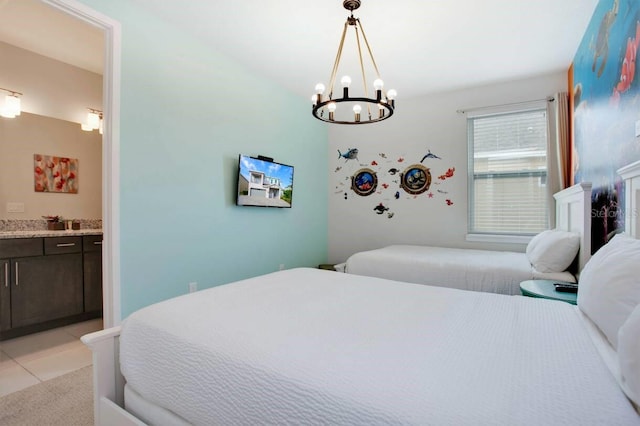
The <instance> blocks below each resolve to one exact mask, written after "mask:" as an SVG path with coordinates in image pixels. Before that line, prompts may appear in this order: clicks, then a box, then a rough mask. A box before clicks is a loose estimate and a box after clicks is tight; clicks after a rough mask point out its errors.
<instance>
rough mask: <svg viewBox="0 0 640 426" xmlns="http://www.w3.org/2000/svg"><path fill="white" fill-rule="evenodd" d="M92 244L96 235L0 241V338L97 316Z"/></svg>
mask: <svg viewBox="0 0 640 426" xmlns="http://www.w3.org/2000/svg"><path fill="white" fill-rule="evenodd" d="M85 239H86V243H85ZM96 241H98V242H101V241H102V235H90V236H62V237H45V238H15V239H4V240H3V239H0V340H3V339H7V338H12V337H16V336H20V335H24V334H28V333H33V332H36V331H41V330H45V329H47V328H52V327H57V326H60V325H64V324H70V323H73V322H77V321H83V320H85V319H89V318H95V317H97V316H100V314H101V311H102V251H101V246H100V244H93V242H96ZM85 246H86V247H87V249H86V251H85V249H83V247H85ZM94 247H98V249H97V250H96V249H95V248H94Z"/></svg>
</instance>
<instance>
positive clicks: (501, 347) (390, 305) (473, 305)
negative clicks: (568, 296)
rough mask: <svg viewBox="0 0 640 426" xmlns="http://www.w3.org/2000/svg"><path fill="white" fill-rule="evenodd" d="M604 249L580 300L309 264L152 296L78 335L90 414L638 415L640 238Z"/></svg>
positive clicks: (215, 419) (288, 417)
mask: <svg viewBox="0 0 640 426" xmlns="http://www.w3.org/2000/svg"><path fill="white" fill-rule="evenodd" d="M638 169H640V167H638ZM639 172H640V170H639ZM638 187H640V186H638ZM627 198H628V199H629V201H633V202H634V203H635V202H636V198H633V200H632V199H631V198H630V197H627ZM634 226H635V225H634ZM605 247H606V248H605V249H604V250H603V249H601V250H600V251H599V252H598V253H596V254H595V255H594V257H593V258H592V259H591V260H590V261H589V263H588V264H587V266H585V268H584V270H583V272H582V275H581V282H580V286H581V287H580V290H579V294H578V306H572V305H569V304H566V303H563V302H559V301H551V300H544V299H534V298H527V297H521V296H507V295H502V294H494V293H486V292H473V291H464V290H459V289H455V288H447V287H435V286H429V285H421V284H413V283H407V282H400V281H392V280H387V279H381V278H375V277H366V276H358V275H352V274H340V273H335V272H330V271H323V270H317V269H310V268H298V269H292V270H287V271H280V272H275V273H272V274H268V275H265V276H261V277H255V278H250V279H247V280H243V281H238V282H235V283H231V284H227V285H222V286H218V287H215V288H211V289H207V290H203V291H200V292H197V293H192V294H188V295H184V296H181V297H177V298H174V299H171V300H167V301H164V302H161V303H158V304H155V305H152V306H148V307H146V308H143V309H141V310H139V311H137V312H135V313H133V314H132V315H130V316H129V317H128V318H127V319H126V320H125V321H124V323H123V325H122V326H121V327H114V328H111V329H107V330H103V331H100V332H96V333H92V334H90V335H87V336H84V337H83V338H82V339H83V341H84V342H85V343H86V344H88V345H89V346H90V347H91V348H92V350H93V352H94V398H95V419H96V423H97V424H105V425H106V424H117V425H142V424H162V425H165V424H172V425H173V424H176V425H184V424H200V425H213V424H224V425H255V424H332V425H333V424H335V425H388V424H412V425H427V424H433V425H464V424H469V425H477V424H495V425H513V424H518V425H541V424H545V425H547V424H549V425H554V424H580V425H603V424H607V425H609V424H611V425H613V424H615V425H637V424H640V416H638V413H637V412H636V410H635V409H634V407H633V405H632V402H631V401H635V403H640V284H639V283H638V281H637V276H638V275H639V272H640V271H638V270H637V268H638V267H637V266H636V265H635V259H637V258H640V241H638V240H635V239H633V238H631V237H626V236H620V237H618V236H616V237H615V238H614V239H613V240H612V242H611V243H610V244H608V245H607V246H605ZM619 258H625V259H627V261H626V262H622V263H620V262H617V261H616V259H619ZM616 268H617V269H616ZM609 271H616V272H615V273H609ZM608 277H612V278H611V279H609V278H608ZM583 278H584V281H583ZM583 286H584V287H583Z"/></svg>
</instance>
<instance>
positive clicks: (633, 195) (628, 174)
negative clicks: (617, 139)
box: [618, 161, 640, 238]
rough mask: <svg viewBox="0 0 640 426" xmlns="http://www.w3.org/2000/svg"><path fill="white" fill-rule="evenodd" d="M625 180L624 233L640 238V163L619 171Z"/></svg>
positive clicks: (637, 162)
mask: <svg viewBox="0 0 640 426" xmlns="http://www.w3.org/2000/svg"><path fill="white" fill-rule="evenodd" d="M618 174H619V175H620V176H621V177H622V179H624V187H625V190H624V232H625V233H627V234H629V235H631V236H633V237H635V238H640V215H639V214H640V161H636V162H635V163H631V164H629V165H627V166H624V167H622V168H620V169H618Z"/></svg>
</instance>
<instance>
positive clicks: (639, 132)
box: [636, 120, 640, 138]
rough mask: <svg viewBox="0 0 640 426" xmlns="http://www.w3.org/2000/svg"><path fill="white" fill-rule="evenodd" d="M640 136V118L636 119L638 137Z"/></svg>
mask: <svg viewBox="0 0 640 426" xmlns="http://www.w3.org/2000/svg"><path fill="white" fill-rule="evenodd" d="M638 136H640V120H638V121H636V138H637V137H638Z"/></svg>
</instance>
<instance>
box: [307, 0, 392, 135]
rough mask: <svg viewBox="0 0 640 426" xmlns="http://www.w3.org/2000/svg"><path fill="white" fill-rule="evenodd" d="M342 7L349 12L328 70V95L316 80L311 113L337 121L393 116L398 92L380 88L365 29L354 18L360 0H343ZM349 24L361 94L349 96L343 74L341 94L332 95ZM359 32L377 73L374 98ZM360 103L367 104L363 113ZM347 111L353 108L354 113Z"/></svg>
mask: <svg viewBox="0 0 640 426" xmlns="http://www.w3.org/2000/svg"><path fill="white" fill-rule="evenodd" d="M342 6H344V8H345V9H347V10H348V11H350V12H351V16H349V17H347V22H346V23H345V24H344V30H343V31H342V38H341V39H340V45H339V46H338V53H337V55H336V59H335V62H334V64H333V69H332V71H331V78H330V79H329V91H328V95H325V94H324V92H325V86H324V84H322V83H318V84H317V85H316V87H315V91H316V93H315V95H313V96H312V97H311V102H312V103H313V109H312V114H313V116H314V117H315V118H317V119H318V120H321V121H324V122H327V123H337V124H368V123H375V122H378V121H382V120H386V119H387V118H389V117H391V116H392V115H393V111H394V110H395V97H396V95H397V92H396V91H395V90H393V89H391V90H388V91H386V92H384V91H383V87H384V83H383V82H382V79H381V78H380V72H379V71H378V66H377V65H376V61H375V59H373V53H371V47H370V46H369V42H368V41H367V36H366V35H365V34H364V29H363V28H362V24H361V23H360V19H359V18H354V16H353V11H354V10H356V9H357V8H359V7H360V0H344V1H343V3H342ZM349 27H352V28H353V30H354V32H355V39H356V42H357V46H358V49H357V55H358V59H359V63H360V70H361V72H362V84H363V88H364V96H358V95H356V96H355V97H352V96H351V95H350V94H349V85H350V84H351V78H350V77H349V76H347V75H345V76H344V77H342V79H341V80H340V83H341V84H342V97H335V98H334V96H333V86H334V84H335V81H336V73H337V71H338V66H339V65H340V59H341V57H342V48H343V47H344V39H345V35H346V33H347V30H348V29H349ZM360 33H361V34H362V40H363V41H364V45H365V46H366V52H368V53H369V57H370V58H371V63H372V64H373V69H374V71H375V75H376V78H375V80H374V81H373V89H374V91H375V96H374V97H369V92H368V88H367V79H366V75H365V66H364V62H363V61H362V49H361V45H360ZM361 104H363V105H364V107H366V112H365V111H363V105H361ZM340 109H342V111H340ZM349 110H352V111H353V113H351V111H349Z"/></svg>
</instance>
